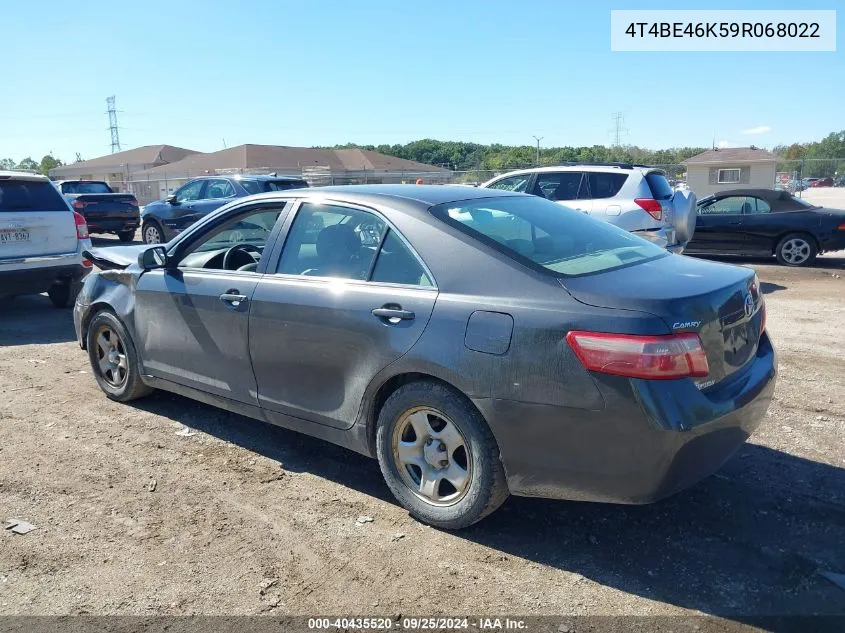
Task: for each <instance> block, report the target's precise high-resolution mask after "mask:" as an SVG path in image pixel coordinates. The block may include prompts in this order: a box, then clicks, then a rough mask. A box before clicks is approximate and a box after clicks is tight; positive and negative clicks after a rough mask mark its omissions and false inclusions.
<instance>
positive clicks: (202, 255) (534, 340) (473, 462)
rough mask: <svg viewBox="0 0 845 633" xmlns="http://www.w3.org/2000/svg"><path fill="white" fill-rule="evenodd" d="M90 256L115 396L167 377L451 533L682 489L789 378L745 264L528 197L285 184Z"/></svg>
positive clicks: (85, 332) (90, 329)
mask: <svg viewBox="0 0 845 633" xmlns="http://www.w3.org/2000/svg"><path fill="white" fill-rule="evenodd" d="M89 256H90V257H91V259H93V260H94V261H95V262H96V263H97V264H98V265H99V266H100V268H102V269H103V272H101V273H99V274H92V275H90V276H89V278H88V280H87V281H86V283H85V286H84V288H83V290H82V292H81V293H80V295H79V299H78V301H77V305H76V309H75V311H74V322H75V326H76V332H77V336H78V339H79V344H80V345H81V346H82V348H83V349H86V350H87V351H88V355H89V358H90V361H91V366H92V368H93V371H94V375H95V377H96V379H97V382H98V383H99V385H100V387H101V388H102V389H103V391H104V392H105V393H106V394H107V395H108V396H109V397H110V398H112V399H115V400H118V401H128V400H132V399H134V398H138V397H140V396H143V395H146V394H148V393H150V391H152V390H153V389H165V390H168V391H172V392H175V393H179V394H183V395H185V396H188V397H191V398H196V399H198V400H201V401H203V402H207V403H210V404H213V405H216V406H219V407H223V408H225V409H228V410H230V411H234V412H237V413H241V414H244V415H247V416H250V417H253V418H257V419H259V420H264V421H267V422H270V423H273V424H278V425H281V426H284V427H287V428H291V429H295V430H297V431H301V432H304V433H307V434H309V435H314V436H317V437H320V438H323V439H325V440H328V441H331V442H335V443H337V444H340V445H342V446H346V447H348V448H350V449H352V450H355V451H358V452H361V453H363V454H366V455H370V456H375V457H377V458H378V460H379V464H380V466H381V470H382V473H383V474H384V477H385V480H386V481H387V484H388V486H389V487H390V489H391V491H392V492H393V494H394V495H395V496H396V498H397V499H398V500H399V502H400V503H401V504H402V505H403V506H405V507H406V508H407V509H408V510H409V511H410V512H411V513H412V514H413V515H414V516H416V517H418V518H419V519H421V520H423V521H425V522H428V523H430V524H432V525H436V526H440V527H444V528H460V527H464V526H467V525H470V524H472V523H474V522H476V521H478V520H479V519H481V518H482V517H484V516H485V515H487V514H489V513H490V512H492V511H493V510H495V509H496V508H497V507H499V505H501V504H502V503H503V502H504V500H505V499H506V498H507V496H508V494H509V493H510V494H517V495H531V496H543V497H552V498H560V499H583V500H593V501H612V502H621V503H647V502H650V501H653V500H656V499H659V498H661V497H665V496H667V495H670V494H672V493H674V492H676V491H678V490H680V489H682V488H684V487H687V486H689V485H691V484H693V483H695V482H696V481H698V480H700V479H701V478H703V477H705V476H707V475H709V474H711V473H713V472H714V471H715V470H717V469H718V468H719V467H720V466H721V464H722V463H723V462H724V461H725V460H726V459H727V458H728V457H729V456H730V455H731V454H732V453H733V452H734V451H735V450H736V449H737V448H738V447H739V446H740V445H741V444H742V443H743V442H744V441H745V440H746V439H747V438H748V436H749V435H750V434H751V433H752V432H753V431H754V429H755V428H756V427H757V425H758V424H759V423H760V421H761V420H762V418H763V416H764V414H765V411H766V409H767V407H768V405H769V401H770V399H771V397H772V391H773V389H774V385H775V374H776V361H775V353H774V350H773V348H772V344H771V342H770V340H769V337H768V334H767V333H766V331H765V307H764V302H763V295H762V293H761V292H760V289H759V284H758V282H757V278H756V276H755V275H754V273H753V271H751V270H749V269H746V268H740V267H736V266H731V265H727V264H719V263H713V262H705V261H699V260H695V259H691V258H687V257H683V256H679V255H671V254H668V253H666V252H665V251H664V250H663V249H661V248H659V247H657V246H654V245H652V244H651V243H649V242H647V241H645V240H643V239H641V238H639V237H636V236H634V235H632V234H630V233H627V232H625V231H623V230H622V229H619V228H617V227H614V226H612V225H610V224H607V223H604V222H601V221H598V220H594V219H592V218H590V217H588V216H585V215H583V214H579V213H577V212H574V211H570V210H568V209H565V208H563V207H561V206H559V205H557V204H555V203H553V202H550V201H548V200H544V199H542V198H538V197H535V196H528V195H524V194H518V193H510V192H505V191H498V190H494V189H471V188H467V187H445V186H444V187H440V186H417V185H393V186H387V185H385V186H380V185H374V186H351V187H334V188H322V189H302V190H294V191H288V192H277V193H270V194H263V195H259V196H252V197H249V198H244V199H242V200H238V201H236V202H234V203H232V204H229V205H227V206H226V207H224V208H222V209H220V210H218V211H216V212H215V213H213V214H211V215H210V216H208V217H206V218H205V219H203V220H201V221H200V222H199V223H197V224H195V225H193V226H191V227H190V228H189V229H187V230H186V231H185V232H184V233H182V234H180V235H179V236H178V237H177V238H176V239H175V240H173V241H171V242H170V243H168V244H166V245H159V246H155V247H150V246H134V247H132V246H128V247H116V248H110V249H99V250H92V251H91V252H90V253H89Z"/></svg>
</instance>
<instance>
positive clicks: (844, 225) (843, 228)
mask: <svg viewBox="0 0 845 633" xmlns="http://www.w3.org/2000/svg"><path fill="white" fill-rule="evenodd" d="M836 230H837V231H845V222H843V223H842V224H840V225H839V226H837V227H836Z"/></svg>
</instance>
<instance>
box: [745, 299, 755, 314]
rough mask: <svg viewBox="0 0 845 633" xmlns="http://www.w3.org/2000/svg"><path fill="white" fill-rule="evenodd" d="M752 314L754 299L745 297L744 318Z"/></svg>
mask: <svg viewBox="0 0 845 633" xmlns="http://www.w3.org/2000/svg"><path fill="white" fill-rule="evenodd" d="M752 314H754V297H752V296H751V295H746V296H745V316H748V317H750V316H751V315H752Z"/></svg>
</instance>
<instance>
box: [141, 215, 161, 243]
mask: <svg viewBox="0 0 845 633" xmlns="http://www.w3.org/2000/svg"><path fill="white" fill-rule="evenodd" d="M141 239H142V240H143V242H144V244H161V243H163V242H164V231H163V230H162V228H161V226H160V225H159V223H158V222H156V221H155V220H148V221H147V222H145V223H144V226H143V228H142V229H141Z"/></svg>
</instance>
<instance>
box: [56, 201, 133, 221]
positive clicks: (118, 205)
mask: <svg viewBox="0 0 845 633" xmlns="http://www.w3.org/2000/svg"><path fill="white" fill-rule="evenodd" d="M67 198H68V200H70V202H71V204H72V205H74V208H75V209H76V210H77V211H79V212H80V213H82V214H83V215H84V216H85V219H86V220H88V221H89V222H90V221H93V222H94V223H95V224H96V221H97V220H104V219H111V218H122V217H126V216H132V215H137V214H138V213H139V211H138V201H137V200H136V199H135V196H134V195H132V194H131V193H83V194H78V195H69V196H67Z"/></svg>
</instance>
